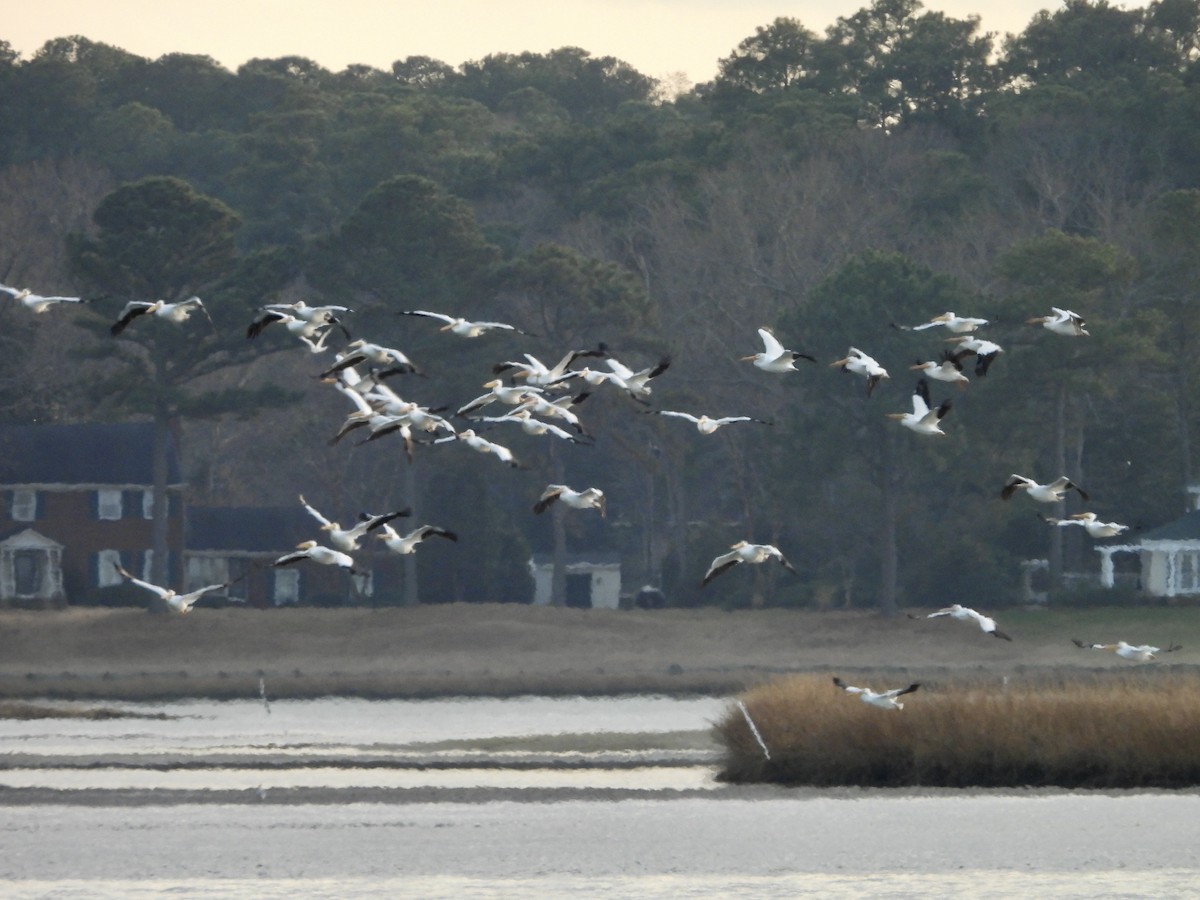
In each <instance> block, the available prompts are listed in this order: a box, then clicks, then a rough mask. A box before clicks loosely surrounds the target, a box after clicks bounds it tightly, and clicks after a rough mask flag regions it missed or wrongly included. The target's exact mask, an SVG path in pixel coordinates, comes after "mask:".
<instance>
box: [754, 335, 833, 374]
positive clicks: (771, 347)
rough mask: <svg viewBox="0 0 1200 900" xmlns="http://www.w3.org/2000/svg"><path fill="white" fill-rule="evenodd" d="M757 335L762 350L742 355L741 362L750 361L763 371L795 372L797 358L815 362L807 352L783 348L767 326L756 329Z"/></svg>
mask: <svg viewBox="0 0 1200 900" xmlns="http://www.w3.org/2000/svg"><path fill="white" fill-rule="evenodd" d="M758 336H759V337H760V338H762V342H763V349H762V351H761V352H759V353H754V354H752V355H750V356H743V357H742V359H741V361H742V362H752V363H754V365H755V366H757V367H758V368H760V369H762V370H763V371H764V372H795V371H796V360H798V359H807V360H808V361H809V362H816V359H814V358H813V357H811V356H809V355H808V354H807V353H800V352H799V351H796V350H787V349H785V348H784V346H783V344H781V343H779V339H778V338H777V337H775V334H774V332H772V331H771V329H769V328H760V329H758Z"/></svg>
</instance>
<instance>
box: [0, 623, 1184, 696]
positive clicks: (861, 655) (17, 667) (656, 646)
mask: <svg viewBox="0 0 1200 900" xmlns="http://www.w3.org/2000/svg"><path fill="white" fill-rule="evenodd" d="M927 611H928V610H913V612H914V614H917V615H920V614H922V613H924V612H927ZM999 618H1000V621H1001V625H1002V627H1003V629H1004V630H1005V631H1006V632H1007V633H1008V634H1009V635H1011V636H1012V638H1013V640H1012V641H1011V642H1008V641H1000V640H996V639H994V638H992V637H989V636H987V635H984V634H983V633H982V632H980V631H979V630H978V629H977V628H975V627H973V626H972V625H970V624H969V623H967V624H964V623H960V622H954V621H951V620H948V619H934V620H929V619H925V618H916V619H914V618H909V617H908V616H906V615H904V614H902V615H900V616H898V617H892V618H884V617H880V616H878V615H876V614H874V613H872V612H856V611H852V612H841V611H839V612H815V611H808V610H796V611H792V610H761V611H739V612H724V611H721V610H714V609H698V610H658V611H640V610H639V611H616V610H612V611H609V610H572V609H555V608H545V607H530V606H513V605H491V604H450V605H443V606H421V607H413V608H387V609H345V610H328V609H287V610H266V611H259V610H243V609H221V610H206V609H197V610H195V611H194V612H193V613H192V614H190V615H187V616H167V615H152V614H149V613H146V612H144V611H141V610H129V609H117V610H101V609H68V610H62V611H44V612H42V611H36V612H35V611H13V610H6V611H0V698H10V699H16V698H30V697H57V698H66V699H84V700H95V699H127V700H145V699H166V698H172V697H212V698H226V699H228V698H236V697H241V698H245V697H256V696H258V694H259V689H260V678H261V679H262V684H263V686H265V688H266V691H267V693H268V695H269V696H271V697H276V698H283V697H318V696H329V695H344V696H360V697H371V698H383V697H434V696H448V695H477V696H510V695H518V694H543V695H566V694H585V695H589V694H593V695H597V694H628V693H663V694H674V695H680V694H697V693H698V694H732V693H737V692H739V691H743V690H746V689H748V688H751V687H754V686H755V685H759V684H762V683H764V682H766V681H769V680H771V679H774V678H777V677H778V676H780V675H783V674H789V673H797V672H835V673H840V674H843V675H850V674H869V673H872V672H881V673H888V674H895V675H897V676H900V677H906V676H908V675H912V676H913V677H914V678H916V679H928V678H931V677H937V676H938V675H939V673H941V674H956V675H969V674H975V675H978V676H979V677H982V678H991V677H993V676H994V677H1003V676H1008V677H1011V678H1020V677H1022V676H1023V674H1024V673H1026V672H1028V671H1030V670H1039V671H1040V672H1042V673H1044V672H1045V671H1046V670H1053V669H1057V668H1064V669H1068V670H1070V671H1078V670H1081V669H1096V670H1110V669H1113V670H1127V669H1130V668H1135V667H1137V666H1138V665H1139V664H1135V663H1128V662H1126V661H1124V660H1121V659H1117V658H1115V657H1114V656H1113V655H1112V654H1109V653H1103V652H1097V651H1089V650H1080V649H1078V648H1077V647H1075V646H1074V645H1073V644H1072V643H1071V639H1072V638H1080V639H1081V640H1084V641H1087V642H1092V641H1096V642H1107V641H1116V640H1118V639H1120V640H1127V641H1130V642H1133V643H1141V642H1143V641H1148V642H1151V643H1157V644H1158V645H1159V646H1163V647H1166V646H1170V645H1173V644H1181V645H1182V646H1183V649H1182V650H1179V651H1177V652H1174V653H1171V654H1169V655H1164V656H1163V657H1162V659H1161V660H1160V661H1159V662H1157V663H1151V664H1146V665H1152V666H1158V667H1164V666H1192V665H1196V663H1197V662H1200V655H1197V654H1200V609H1197V608H1193V607H1186V608H1185V607H1175V608H1169V607H1137V608H1098V609H1087V610H1044V609H1039V610H1025V609H1014V610H1010V611H1005V612H1003V613H1001V614H999Z"/></svg>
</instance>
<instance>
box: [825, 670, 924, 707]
mask: <svg viewBox="0 0 1200 900" xmlns="http://www.w3.org/2000/svg"><path fill="white" fill-rule="evenodd" d="M833 683H834V684H835V685H837V686H838V687H840V688H841V689H842V690H843V691H845V692H846V693H847V694H858V699H859V700H861V701H862V702H863V703H866V704H869V705H871V706H875V707H878V708H879V709H904V704H903V703H901V702H900V701H899V700H897V699H896V698H897V697H903V696H904V695H905V694H911V693H913V692H915V691H916V690H918V689H919V688H920V687H921V685H920V682H913V683H912V684H910V685H909V686H908V687H904V688H893V689H892V690H890V691H873V690H871V689H870V688H865V687H854V686H853V685H850V684H846V682H844V681H842V679H840V678H838V677H837V676H836V675H834V676H833Z"/></svg>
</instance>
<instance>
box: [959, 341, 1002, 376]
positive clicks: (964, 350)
mask: <svg viewBox="0 0 1200 900" xmlns="http://www.w3.org/2000/svg"><path fill="white" fill-rule="evenodd" d="M946 340H947V341H949V342H950V343H953V344H958V349H957V350H955V351H954V361H955V362H958V363H961V362H962V360H963V357H965V356H974V357H975V374H976V375H977V376H978V377H979V378H982V377H983V376H984V375H986V374H987V373H988V369H989V368H990V367H991V365H992V363H993V362H994V361H995V359H996V357H997V356H999V355H1000V354H1001V353H1003V352H1004V348H1003V347H1001V346H1000V345H999V344H997V343H995V342H994V341H985V340H981V339H980V338H976V337H971V336H970V335H969V334H964V335H959V336H958V337H952V338H946Z"/></svg>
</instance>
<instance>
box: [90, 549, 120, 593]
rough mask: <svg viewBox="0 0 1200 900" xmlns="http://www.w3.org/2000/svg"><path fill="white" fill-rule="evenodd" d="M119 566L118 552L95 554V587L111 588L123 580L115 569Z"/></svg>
mask: <svg viewBox="0 0 1200 900" xmlns="http://www.w3.org/2000/svg"><path fill="white" fill-rule="evenodd" d="M119 565H121V551H120V550H101V551H99V552H98V553H97V554H96V586H97V587H112V586H113V585H116V584H120V583H121V582H122V581H124V580H125V579H124V578H122V577H121V573H120V572H118V571H117V569H116V567H117V566H119Z"/></svg>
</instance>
